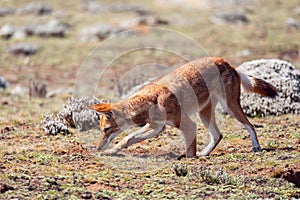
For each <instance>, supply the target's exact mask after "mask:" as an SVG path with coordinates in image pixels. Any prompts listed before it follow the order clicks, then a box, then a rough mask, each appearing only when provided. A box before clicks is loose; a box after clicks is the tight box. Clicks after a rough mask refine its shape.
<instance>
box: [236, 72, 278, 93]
mask: <svg viewBox="0 0 300 200" xmlns="http://www.w3.org/2000/svg"><path fill="white" fill-rule="evenodd" d="M238 73H239V75H240V77H241V83H242V86H243V88H244V90H245V91H246V92H254V93H257V94H260V95H261V96H264V97H272V98H274V97H276V96H277V95H278V93H277V89H276V88H275V87H274V86H273V85H271V84H270V83H268V82H266V81H264V80H262V79H259V78H255V77H252V76H248V75H246V74H244V73H242V72H239V71H238Z"/></svg>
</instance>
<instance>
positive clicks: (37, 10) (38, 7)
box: [15, 2, 52, 15]
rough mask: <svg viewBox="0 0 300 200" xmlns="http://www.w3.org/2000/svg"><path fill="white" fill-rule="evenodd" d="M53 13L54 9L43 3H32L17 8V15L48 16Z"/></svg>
mask: <svg viewBox="0 0 300 200" xmlns="http://www.w3.org/2000/svg"><path fill="white" fill-rule="evenodd" d="M51 12H52V8H51V7H50V6H49V5H47V4H44V3H43V2H31V3H27V4H25V5H24V6H22V7H20V8H17V9H16V11H15V13H16V14H36V15H48V14H50V13H51Z"/></svg>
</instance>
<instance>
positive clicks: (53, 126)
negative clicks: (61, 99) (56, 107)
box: [41, 97, 99, 134]
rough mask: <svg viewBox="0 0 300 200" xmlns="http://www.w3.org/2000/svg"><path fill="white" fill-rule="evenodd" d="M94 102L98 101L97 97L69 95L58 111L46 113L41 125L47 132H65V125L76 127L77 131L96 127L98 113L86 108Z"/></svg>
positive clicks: (97, 124)
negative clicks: (66, 101)
mask: <svg viewBox="0 0 300 200" xmlns="http://www.w3.org/2000/svg"><path fill="white" fill-rule="evenodd" d="M96 103H99V101H98V100H97V99H91V98H88V97H82V98H75V97H71V98H69V99H68V103H67V104H66V105H64V107H63V109H62V110H61V111H60V112H59V113H57V114H56V115H54V114H50V115H46V117H45V119H44V120H43V121H41V125H42V126H43V128H44V131H45V132H46V133H49V134H57V133H59V132H65V130H67V127H71V128H77V129H78V130H79V131H86V130H89V129H98V128H99V114H98V113H96V112H95V111H92V110H90V109H88V108H87V106H90V105H93V104H96Z"/></svg>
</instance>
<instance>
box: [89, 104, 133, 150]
mask: <svg viewBox="0 0 300 200" xmlns="http://www.w3.org/2000/svg"><path fill="white" fill-rule="evenodd" d="M89 108H90V109H93V110H95V111H97V112H99V113H100V130H101V133H100V138H99V141H98V143H97V149H98V150H100V151H103V150H105V149H106V148H107V147H108V145H109V144H110V143H111V141H112V140H113V139H114V138H115V137H116V136H118V135H119V134H120V133H121V132H122V131H123V130H125V129H126V128H128V123H127V121H126V117H125V116H124V114H123V113H122V110H120V109H118V108H116V107H114V105H113V104H111V103H100V104H95V105H92V106H90V107H89Z"/></svg>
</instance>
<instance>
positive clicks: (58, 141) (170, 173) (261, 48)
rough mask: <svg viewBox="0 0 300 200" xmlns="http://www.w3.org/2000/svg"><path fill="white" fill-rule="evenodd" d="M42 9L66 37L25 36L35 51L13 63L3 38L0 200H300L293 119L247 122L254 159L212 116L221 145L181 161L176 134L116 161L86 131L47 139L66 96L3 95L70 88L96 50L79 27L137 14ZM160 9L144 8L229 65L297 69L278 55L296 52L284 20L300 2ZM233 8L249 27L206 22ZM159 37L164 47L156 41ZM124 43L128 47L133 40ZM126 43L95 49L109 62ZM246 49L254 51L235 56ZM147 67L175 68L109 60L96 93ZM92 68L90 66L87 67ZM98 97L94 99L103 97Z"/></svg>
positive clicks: (185, 46) (244, 136) (298, 133)
mask: <svg viewBox="0 0 300 200" xmlns="http://www.w3.org/2000/svg"><path fill="white" fill-rule="evenodd" d="M24 2H28V1H25V0H18V1H2V2H1V6H2V5H3V6H7V7H12V8H16V7H18V6H20V5H22V4H23V3H24ZM48 2H49V4H50V5H52V6H53V8H54V10H55V11H63V13H64V14H63V15H62V14H59V15H58V14H57V15H55V16H58V18H59V19H60V20H62V21H64V22H66V23H68V24H70V25H71V28H70V29H69V30H68V32H67V35H66V37H65V38H39V37H35V36H33V37H29V38H27V39H26V40H25V41H26V42H35V43H37V44H38V45H40V46H41V50H40V51H39V52H38V53H37V54H36V55H33V56H30V57H22V56H18V57H16V56H13V55H10V54H9V53H7V52H6V51H5V50H4V49H5V48H6V47H7V46H9V45H10V44H13V43H16V42H18V41H15V40H1V41H0V49H1V56H0V63H1V66H0V68H1V74H0V75H1V76H3V77H5V78H6V80H7V81H8V82H9V88H8V89H7V90H6V91H1V92H0V107H1V109H0V146H1V149H0V199H14V198H18V199H29V198H31V199H32V198H34V199H35V198H39V199H57V198H59V199H91V198H94V199H110V198H112V199H123V198H124V199H125V198H126V199H129V198H133V199H142V198H149V199H158V198H165V199H175V198H176V199H188V198H189V199H193V198H211V199H212V198H216V199H224V198H226V199H227V198H232V199H255V198H275V199H291V198H296V199H297V198H300V189H299V187H300V186H299V179H300V165H299V163H300V122H299V121H300V117H299V116H295V115H285V116H278V117H266V118H254V119H251V121H252V122H253V123H254V124H255V125H256V126H257V132H258V137H259V140H260V142H261V145H262V147H263V148H264V150H263V152H261V153H251V152H250V150H251V142H250V138H249V137H248V133H247V132H246V131H245V130H244V129H243V128H242V127H241V126H240V125H239V124H237V123H236V121H234V120H233V119H231V118H229V117H223V116H219V117H218V118H219V124H220V128H221V129H222V132H223V135H224V139H223V140H222V142H221V143H220V145H219V146H218V147H217V149H216V150H215V151H214V152H213V153H212V154H211V155H210V156H208V157H200V158H195V159H182V160H180V161H178V160H177V159H176V157H177V156H178V155H180V154H181V153H182V152H183V142H182V138H181V135H180V134H179V133H177V132H176V131H175V130H173V129H167V130H166V131H165V134H163V135H161V136H159V137H157V138H153V139H149V140H147V141H146V142H143V143H142V145H141V144H139V145H135V146H132V147H130V148H129V149H126V150H124V151H123V152H121V154H120V155H119V156H118V157H104V156H100V155H99V154H98V153H97V152H96V150H95V143H96V138H97V133H96V132H93V131H88V132H85V133H77V131H76V130H71V133H70V134H67V135H64V134H58V135H56V136H52V135H47V134H46V133H45V132H44V131H43V130H42V129H41V127H40V125H39V123H40V121H41V120H42V119H43V114H45V113H53V112H58V111H59V110H60V109H62V106H63V104H64V103H66V99H67V97H68V94H62V95H57V96H56V97H54V98H51V99H50V98H49V99H29V97H28V96H27V95H23V96H22V95H21V96H18V95H11V94H10V91H11V90H12V89H13V88H14V87H15V86H16V85H22V86H28V82H29V81H30V79H39V80H42V81H44V82H46V84H47V86H48V89H49V90H53V89H57V88H72V87H73V84H74V83H75V82H76V74H77V72H78V70H79V69H80V66H81V64H82V62H83V61H84V59H85V58H86V56H87V55H88V53H89V52H90V51H91V50H92V49H93V48H95V47H96V46H97V45H99V42H81V41H80V40H79V37H80V30H81V29H82V28H83V27H86V26H89V25H92V24H95V23H104V22H105V23H109V24H112V25H116V24H118V23H119V22H120V21H122V20H131V19H133V18H134V17H135V14H133V13H107V14H102V15H101V14H96V15H92V14H88V13H86V12H83V11H82V10H80V9H79V1H74V2H73V1H72V3H71V2H69V1H65V2H63V3H61V1H58V0H51V1H48ZM108 2H109V1H105V3H108ZM126 2H133V3H137V2H135V1H126ZM160 2H162V1H155V3H153V2H150V1H149V2H147V1H146V2H144V3H143V4H144V6H145V7H147V8H149V9H150V10H151V11H152V12H153V13H154V15H156V16H159V17H162V18H165V19H167V20H169V21H170V25H164V26H163V27H164V28H168V29H172V30H176V31H180V32H183V33H184V34H186V35H187V36H189V37H191V38H193V39H194V40H196V41H197V42H198V43H200V44H201V45H202V46H203V47H204V49H205V51H206V52H207V53H208V54H209V55H215V56H222V57H224V58H226V59H227V60H229V61H230V62H231V63H233V64H235V65H238V64H240V63H241V62H243V61H246V60H251V59H260V58H279V57H283V59H285V60H288V61H290V62H292V64H293V65H295V66H296V67H298V68H300V57H299V56H296V57H291V56H290V55H289V54H286V53H285V52H288V51H289V50H293V49H296V50H299V46H300V41H299V30H296V29H288V28H286V27H285V20H286V19H287V18H289V17H294V18H296V19H298V20H300V16H299V15H296V14H294V12H293V10H294V8H295V7H296V6H297V5H298V4H297V1H296V0H294V1H277V3H276V4H275V3H274V1H258V2H259V3H258V4H252V5H250V6H246V7H245V8H240V7H237V6H234V5H227V6H212V7H208V8H207V7H205V8H203V7H201V6H200V7H198V6H197V5H198V4H196V5H194V6H188V5H185V6H178V5H175V4H171V3H160ZM279 4H280V5H279ZM239 9H244V10H245V12H246V15H247V17H248V18H249V20H250V23H249V24H247V25H228V24H223V25H215V24H213V23H211V21H210V20H209V16H211V15H212V14H213V13H214V12H215V11H217V10H239ZM51 18H54V16H53V15H49V16H42V17H37V16H34V15H24V16H15V15H13V16H7V17H1V21H0V26H2V25H3V24H6V23H10V24H12V25H15V26H18V25H24V24H31V23H42V22H45V21H47V20H48V19H51ZM142 36H143V37H147V38H148V40H147V42H149V43H152V44H155V45H162V44H163V45H166V49H168V48H174V49H177V50H179V51H180V53H182V54H183V55H191V56H197V55H199V54H201V52H200V53H199V52H194V51H193V49H192V48H191V46H190V45H189V43H180V42H178V41H177V42H174V40H173V39H170V38H167V37H166V38H164V37H163V36H162V35H157V34H153V35H151V34H147V33H144V35H142ZM162 38H164V39H166V41H167V42H165V43H164V42H161V41H160V40H161V39H162ZM167 39H169V41H168V40H167ZM126 41H130V45H133V46H134V45H135V41H134V40H132V41H131V40H130V37H129V38H128V40H126ZM123 43H125V42H124V41H117V40H116V41H114V42H113V43H109V44H108V45H107V46H105V45H104V46H103V49H104V50H105V51H104V50H103V49H102V51H94V52H95V53H96V54H97V53H103V56H106V57H108V58H109V57H110V56H111V54H112V52H116V51H118V50H120V46H122V44H123ZM161 43H162V44H161ZM243 50H249V51H250V52H251V54H249V55H240V54H239V52H241V51H243ZM153 60H154V61H155V62H160V63H163V64H165V65H170V66H176V65H178V63H179V62H182V60H181V59H179V58H178V57H176V56H174V55H170V54H168V53H166V52H161V51H156V52H154V53H153V52H151V51H142V52H137V53H132V54H130V56H127V57H124V58H123V57H122V59H119V60H117V61H115V62H114V63H113V65H112V67H111V68H110V70H112V71H111V72H108V74H109V76H108V78H107V79H105V80H104V81H106V83H107V84H106V86H107V87H106V88H105V89H102V88H100V90H101V89H102V90H103V91H104V93H107V91H108V90H109V89H111V87H112V86H113V84H114V82H112V81H111V79H112V78H114V77H115V76H118V74H122V73H124V72H126V71H128V69H130V67H131V66H132V65H134V66H136V65H138V64H143V63H150V62H153ZM95 61H96V62H95ZM97 61H98V60H97V59H95V60H92V64H95V63H96V64H97ZM88 64H89V63H88ZM100 94H101V92H99V93H97V96H98V97H103V96H100ZM105 97H110V95H107V96H105ZM207 142H208V139H207V134H206V130H205V129H204V127H203V126H202V125H201V124H199V134H198V146H199V148H198V151H199V150H200V149H201V148H203V146H204V145H205V144H206V143H207ZM297 181H298V182H297ZM295 183H296V184H298V185H296V184H295ZM297 186H298V187H297Z"/></svg>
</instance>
